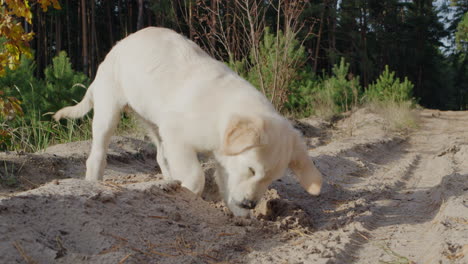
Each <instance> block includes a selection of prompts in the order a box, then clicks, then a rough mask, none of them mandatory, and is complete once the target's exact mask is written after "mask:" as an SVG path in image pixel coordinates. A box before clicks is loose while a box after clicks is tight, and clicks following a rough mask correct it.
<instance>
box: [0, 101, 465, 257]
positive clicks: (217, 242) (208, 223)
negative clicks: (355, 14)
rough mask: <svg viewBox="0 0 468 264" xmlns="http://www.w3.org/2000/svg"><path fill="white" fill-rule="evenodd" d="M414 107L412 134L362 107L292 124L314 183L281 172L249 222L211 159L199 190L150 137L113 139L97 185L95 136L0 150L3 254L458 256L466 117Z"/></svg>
mask: <svg viewBox="0 0 468 264" xmlns="http://www.w3.org/2000/svg"><path fill="white" fill-rule="evenodd" d="M420 115H421V120H422V122H423V123H422V124H421V130H419V131H414V132H413V133H412V134H410V135H401V134H395V133H390V132H389V131H388V130H387V129H386V128H385V120H382V118H381V117H379V116H377V115H375V114H373V113H371V112H369V111H367V110H359V111H355V112H354V113H351V114H350V115H349V116H346V117H345V118H343V119H341V120H336V121H334V122H325V121H321V120H318V119H304V120H300V121H297V122H296V123H295V126H296V127H297V128H299V129H300V130H301V131H302V132H303V133H304V135H305V136H306V138H307V140H308V142H309V146H310V155H311V157H312V159H313V160H314V162H315V163H316V165H317V167H318V168H319V169H320V171H322V172H323V174H324V176H325V184H324V187H323V192H322V194H321V195H320V196H319V197H312V196H310V195H309V194H307V193H306V192H305V191H304V190H303V189H302V188H301V187H300V185H299V184H298V183H297V181H296V180H295V178H294V176H293V175H292V174H291V173H290V172H289V171H288V173H287V175H286V176H285V177H283V178H282V179H280V180H278V181H276V182H274V183H273V184H272V185H271V188H270V190H268V191H267V193H266V194H265V195H264V197H263V199H262V201H261V202H260V203H259V205H258V206H257V208H256V209H255V210H253V212H252V217H251V218H250V219H242V218H237V217H233V216H232V214H230V213H229V211H228V210H227V208H226V207H225V206H224V204H223V202H221V201H220V198H219V193H218V190H217V187H216V184H215V183H214V180H213V178H212V175H213V172H214V165H213V162H212V161H211V160H210V157H205V156H200V157H199V158H200V160H201V162H202V166H203V168H204V170H205V173H206V175H207V186H206V189H205V192H204V194H203V198H200V197H197V196H195V195H193V194H192V193H191V192H190V191H188V190H186V189H184V188H182V187H180V184H179V183H178V182H175V181H167V180H164V179H163V178H162V176H161V174H160V172H159V168H158V166H157V163H156V159H155V154H156V150H155V148H154V146H153V145H152V144H151V143H149V142H146V141H141V140H136V139H132V138H123V137H114V138H113V139H112V143H111V147H110V151H109V157H108V167H107V169H106V171H105V176H104V179H105V180H104V182H100V183H91V182H86V181H84V180H82V179H83V178H84V172H85V160H86V157H87V153H88V151H89V148H90V142H75V143H70V144H62V145H57V146H52V147H50V148H48V149H47V150H45V151H43V152H41V153H33V154H26V153H12V152H10V153H0V159H1V160H2V161H3V166H0V167H3V168H0V177H1V183H2V187H1V188H0V237H1V238H2V239H0V263H34V262H37V263H378V262H385V263H467V262H468V257H467V256H468V232H467V228H466V225H467V221H468V212H467V208H468V195H467V193H468V192H467V191H468V181H467V180H466V179H467V178H468V145H467V144H466V142H468V134H466V132H465V131H466V128H465V127H466V123H467V122H468V113H466V112H457V113H455V112H439V114H438V115H433V112H432V111H428V110H425V111H422V112H421V113H420Z"/></svg>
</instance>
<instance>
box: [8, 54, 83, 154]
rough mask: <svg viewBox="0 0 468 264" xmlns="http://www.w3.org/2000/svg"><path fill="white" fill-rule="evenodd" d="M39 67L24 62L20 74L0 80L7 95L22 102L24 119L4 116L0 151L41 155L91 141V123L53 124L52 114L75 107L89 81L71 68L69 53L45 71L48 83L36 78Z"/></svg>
mask: <svg viewBox="0 0 468 264" xmlns="http://www.w3.org/2000/svg"><path fill="white" fill-rule="evenodd" d="M34 71H35V65H34V63H33V62H32V61H31V60H29V59H25V58H23V59H22V60H21V64H20V66H19V67H18V68H17V69H16V70H7V72H6V74H5V75H4V76H2V77H0V88H1V91H2V92H4V93H5V95H6V96H7V97H8V96H11V97H15V98H18V99H19V101H20V102H21V107H22V110H23V112H24V115H17V116H16V117H15V118H7V117H6V116H5V115H1V116H0V149H2V150H18V149H21V150H24V151H33V152H34V151H38V150H40V149H43V148H46V147H48V146H49V145H50V144H56V143H63V142H70V141H76V140H84V139H88V138H90V134H91V129H90V126H91V125H90V124H91V122H90V119H89V118H86V119H85V120H70V121H64V122H63V123H62V124H60V123H56V122H53V121H51V117H50V115H48V113H49V112H55V111H57V110H58V109H60V108H62V107H64V106H67V105H73V104H75V103H76V101H78V100H81V98H82V96H83V95H84V93H85V92H86V89H85V88H86V85H88V83H89V80H88V78H87V77H86V76H85V75H84V74H82V73H80V72H75V71H74V70H73V69H72V68H71V63H70V60H69V59H68V57H67V55H66V53H65V52H60V53H59V55H58V56H57V57H55V58H53V60H52V65H49V66H48V67H47V68H46V69H45V71H44V74H45V79H44V80H41V79H38V78H36V77H35V76H34Z"/></svg>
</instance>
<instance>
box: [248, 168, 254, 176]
mask: <svg viewBox="0 0 468 264" xmlns="http://www.w3.org/2000/svg"><path fill="white" fill-rule="evenodd" d="M249 171H250V173H252V175H255V170H254V169H252V167H249Z"/></svg>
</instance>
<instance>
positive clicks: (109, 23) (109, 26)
mask: <svg viewBox="0 0 468 264" xmlns="http://www.w3.org/2000/svg"><path fill="white" fill-rule="evenodd" d="M106 7H107V8H106V14H107V29H108V30H109V44H110V47H112V46H113V45H114V28H113V21H112V17H113V16H112V11H111V7H112V3H111V1H106Z"/></svg>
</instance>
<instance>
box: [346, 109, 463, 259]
mask: <svg viewBox="0 0 468 264" xmlns="http://www.w3.org/2000/svg"><path fill="white" fill-rule="evenodd" d="M439 114H440V113H438V112H434V111H425V112H423V113H422V114H421V118H422V127H421V129H420V130H419V131H417V132H415V133H414V134H413V135H412V136H411V137H410V138H409V140H408V143H407V146H406V147H405V148H404V150H405V151H406V152H407V153H406V154H405V156H408V155H413V156H414V157H415V158H414V162H413V163H412V165H411V168H410V169H409V170H407V171H405V172H404V173H401V174H399V175H396V176H397V177H399V178H400V181H399V182H398V188H395V189H394V190H393V192H392V193H391V194H390V195H389V196H388V198H387V199H381V200H380V201H377V203H376V204H377V207H376V209H375V215H374V217H373V218H371V219H370V221H369V236H368V237H369V240H367V241H362V243H361V245H360V246H358V247H357V249H358V251H357V254H356V255H355V257H357V260H358V261H356V263H373V262H375V260H376V259H379V260H386V261H389V262H391V261H394V262H392V263H411V261H413V262H415V263H452V261H453V262H456V261H460V263H467V262H468V261H467V260H468V258H467V257H466V256H465V257H463V256H464V255H468V221H467V220H468V195H467V193H468V159H467V158H468V145H467V144H468V131H467V129H466V128H467V124H468V115H467V113H464V112H443V113H441V114H440V115H439ZM346 255H347V254H343V257H344V256H346ZM461 258H463V260H461ZM465 261H466V262H465Z"/></svg>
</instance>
